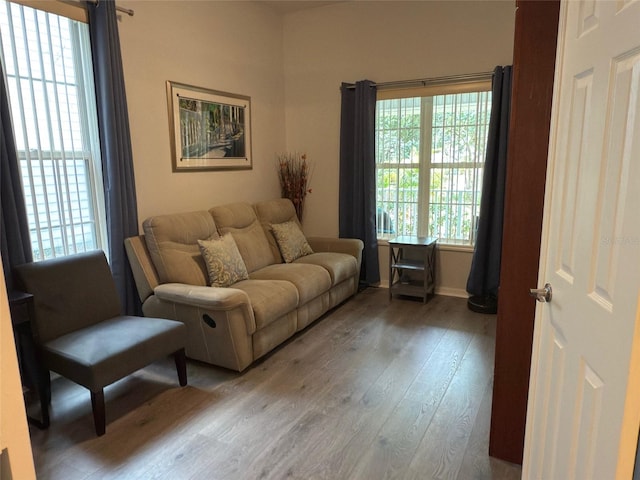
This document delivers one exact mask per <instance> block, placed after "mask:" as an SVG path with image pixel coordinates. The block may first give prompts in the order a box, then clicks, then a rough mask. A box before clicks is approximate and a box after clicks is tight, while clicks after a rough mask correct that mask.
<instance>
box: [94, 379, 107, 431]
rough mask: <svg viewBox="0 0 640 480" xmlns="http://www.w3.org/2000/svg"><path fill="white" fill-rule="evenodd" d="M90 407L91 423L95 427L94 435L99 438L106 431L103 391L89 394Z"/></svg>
mask: <svg viewBox="0 0 640 480" xmlns="http://www.w3.org/2000/svg"><path fill="white" fill-rule="evenodd" d="M91 407H92V408H93V423H94V424H95V426H96V435H98V436H99V437H101V436H102V435H104V432H105V430H106V427H105V424H106V419H105V409H104V390H100V391H99V392H91Z"/></svg>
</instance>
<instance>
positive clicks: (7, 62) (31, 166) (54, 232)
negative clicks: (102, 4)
mask: <svg viewBox="0 0 640 480" xmlns="http://www.w3.org/2000/svg"><path fill="white" fill-rule="evenodd" d="M0 31H1V32H2V36H1V40H2V43H1V52H0V53H1V54H2V62H3V65H4V69H5V75H6V80H7V88H8V91H9V100H10V103H11V112H12V120H13V128H14V135H15V139H16V148H17V150H18V159H19V162H20V169H21V173H22V183H23V189H24V194H25V203H26V207H27V217H28V223H29V232H30V236H31V248H32V251H33V256H34V260H43V259H46V258H52V257H57V256H62V255H68V254H71V253H76V252H83V251H87V250H95V249H100V248H102V249H103V250H105V251H106V248H105V247H106V245H107V241H106V237H105V234H106V221H105V214H104V198H103V188H102V172H101V160H100V147H99V137H98V127H97V116H96V106H95V93H94V92H95V88H94V84H93V67H92V62H91V51H90V43H89V32H88V26H87V25H86V24H85V23H82V22H78V21H75V20H71V19H69V18H67V17H62V16H59V15H55V14H52V13H46V12H43V11H41V10H35V9H32V8H29V7H24V6H22V5H18V4H14V3H9V2H0Z"/></svg>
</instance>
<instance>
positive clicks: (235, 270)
mask: <svg viewBox="0 0 640 480" xmlns="http://www.w3.org/2000/svg"><path fill="white" fill-rule="evenodd" d="M198 245H199V246H200V252H201V253H202V256H203V258H204V262H205V263H206V265H207V272H208V273H209V284H210V285H211V286H212V287H228V286H230V285H233V284H234V283H236V282H239V281H240V280H247V279H248V278H249V273H247V267H246V265H245V264H244V260H242V256H241V255H240V252H239V251H238V246H237V245H236V242H235V240H234V239H233V236H232V235H231V234H230V233H227V234H226V235H223V236H222V237H220V238H217V239H214V240H198Z"/></svg>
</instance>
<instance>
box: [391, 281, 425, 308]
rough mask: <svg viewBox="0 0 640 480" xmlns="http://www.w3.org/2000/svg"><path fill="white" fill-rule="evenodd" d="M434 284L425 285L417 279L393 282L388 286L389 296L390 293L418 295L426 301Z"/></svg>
mask: <svg viewBox="0 0 640 480" xmlns="http://www.w3.org/2000/svg"><path fill="white" fill-rule="evenodd" d="M433 293H434V285H433V284H429V285H427V286H426V287H425V286H424V285H423V284H422V282H419V281H412V282H409V283H403V282H395V283H394V284H393V285H391V286H390V287H389V296H391V295H406V296H408V297H419V298H422V300H423V301H424V302H425V303H426V301H427V298H429V295H433Z"/></svg>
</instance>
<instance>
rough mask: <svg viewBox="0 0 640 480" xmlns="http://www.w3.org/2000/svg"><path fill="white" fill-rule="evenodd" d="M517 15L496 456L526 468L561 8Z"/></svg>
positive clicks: (524, 7)
mask: <svg viewBox="0 0 640 480" xmlns="http://www.w3.org/2000/svg"><path fill="white" fill-rule="evenodd" d="M516 7H517V8H516V23H515V38H514V50H513V90H512V92H513V94H512V100H511V121H510V126H509V147H508V154H507V180H506V189H505V212H504V229H503V231H504V233H503V239H502V263H501V272H500V291H499V296H498V298H499V299H498V320H497V331H496V356H495V373H494V384H493V404H492V413H491V433H490V439H489V454H490V455H491V456H493V457H497V458H501V459H503V460H507V461H510V462H513V463H518V464H522V456H523V451H524V431H525V421H526V414H527V396H528V393H529V370H530V366H531V348H532V342H533V324H534V315H535V301H534V300H533V299H532V298H531V297H529V295H528V291H529V288H534V287H536V285H537V281H538V262H539V257H540V235H541V232H542V212H543V207H544V187H545V178H546V170H547V150H548V144H549V127H550V120H551V101H552V93H553V76H554V70H555V56H556V42H557V33H558V15H559V7H560V2H559V0H550V1H546V0H543V1H537V0H518V1H517V2H516Z"/></svg>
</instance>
